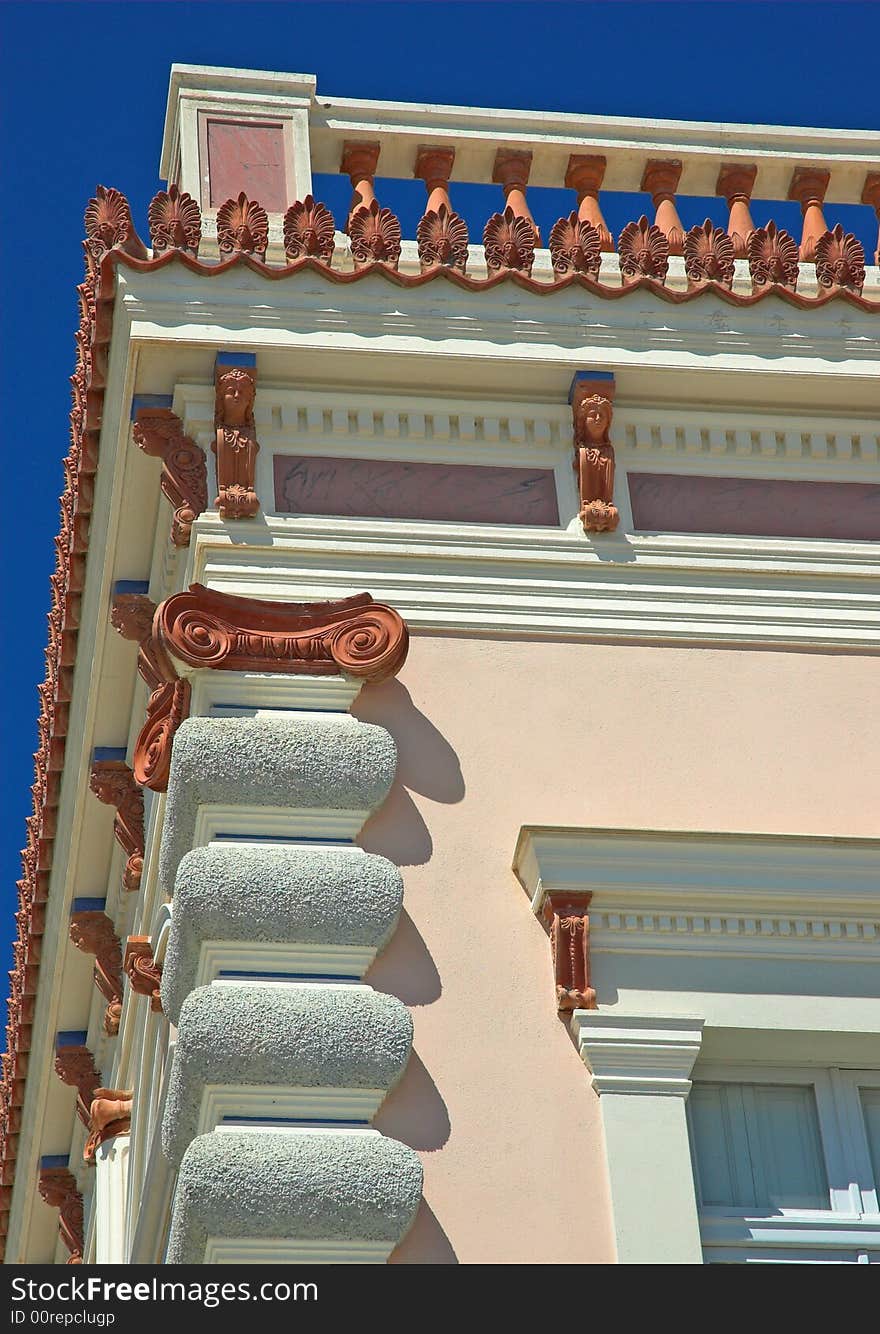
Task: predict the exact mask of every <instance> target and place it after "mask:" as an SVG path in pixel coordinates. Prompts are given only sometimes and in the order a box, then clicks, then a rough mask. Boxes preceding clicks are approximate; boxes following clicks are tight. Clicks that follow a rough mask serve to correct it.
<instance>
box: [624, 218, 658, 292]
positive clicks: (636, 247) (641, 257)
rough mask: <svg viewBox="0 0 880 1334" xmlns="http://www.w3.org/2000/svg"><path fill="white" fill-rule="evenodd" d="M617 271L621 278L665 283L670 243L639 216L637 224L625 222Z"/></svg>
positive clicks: (645, 219) (656, 228)
mask: <svg viewBox="0 0 880 1334" xmlns="http://www.w3.org/2000/svg"><path fill="white" fill-rule="evenodd" d="M617 249H618V253H619V255H620V271H621V273H622V274H623V276H624V278H629V279H630V280H631V281H634V280H635V279H637V278H654V279H655V280H656V281H657V282H660V283H662V282H665V280H666V273H667V270H668V268H669V242H668V240H667V239H666V237H665V236H664V234H663V232H661V230H660V228H659V227H655V226H653V225H652V224H651V223H649V222H648V219H647V218H646V217H645V216H644V214H642V216H641V217H640V218H639V220H638V222H628V223H627V224H626V226H625V227H624V229H623V231H622V232H621V233H620V238H619V240H618V242H617Z"/></svg>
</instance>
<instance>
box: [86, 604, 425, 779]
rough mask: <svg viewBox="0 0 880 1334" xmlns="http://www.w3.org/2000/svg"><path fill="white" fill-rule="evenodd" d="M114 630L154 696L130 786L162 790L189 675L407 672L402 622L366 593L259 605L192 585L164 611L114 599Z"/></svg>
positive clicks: (382, 676) (378, 677)
mask: <svg viewBox="0 0 880 1334" xmlns="http://www.w3.org/2000/svg"><path fill="white" fill-rule="evenodd" d="M111 619H112V621H113V625H114V626H115V628H116V629H117V630H118V631H119V633H120V634H122V635H123V637H124V638H126V639H130V640H133V641H135V642H137V643H138V644H139V650H138V671H139V672H140V674H141V676H142V677H143V679H144V680H145V681H146V683H147V685H148V686H149V687H150V689H151V691H152V694H151V696H150V702H149V705H148V708H147V719H146V722H145V723H144V726H143V728H142V729H141V733H140V735H139V737H138V739H137V743H136V745H135V750H134V778H135V779H136V780H137V782H138V783H140V784H141V785H142V786H144V787H149V788H151V789H152V790H153V791H156V792H164V791H165V790H166V788H167V786H168V777H169V772H170V765H171V747H172V743H173V740H174V734H175V732H176V731H177V729H178V727H179V726H180V724H181V723H182V722H183V720H184V718H186V717H187V716H188V713H189V706H190V685H189V682H188V680H186V676H187V675H190V674H191V673H192V672H193V671H197V670H199V669H204V668H209V669H211V670H212V671H227V672H229V671H233V672H235V671H242V672H273V673H274V672H278V673H291V674H294V673H296V674H301V675H308V676H333V675H340V674H342V675H346V676H354V677H358V678H360V679H361V680H364V681H372V682H377V681H384V680H386V678H388V677H390V676H395V675H396V674H397V672H398V671H399V670H400V668H401V667H402V666H403V664H404V662H405V660H406V655H407V651H408V649H409V632H408V630H407V627H406V623H405V622H404V621H403V619H402V618H401V616H400V615H399V613H398V612H396V611H395V610H394V609H393V608H392V607H387V606H384V605H383V604H382V603H380V602H374V601H373V599H372V597H371V596H370V594H369V593H360V594H358V595H357V596H355V597H351V598H342V599H339V600H338V601H333V602H261V601H259V600H258V599H256V598H240V597H235V596H233V595H232V594H229V593H218V592H214V591H213V590H211V589H208V588H205V587H204V585H202V584H192V585H191V586H190V588H189V590H188V591H187V592H185V593H175V594H173V595H172V596H171V597H170V598H166V600H165V601H164V602H162V603H161V604H160V605H159V606H158V607H156V606H155V604H154V603H152V602H151V601H150V599H149V598H147V597H143V596H142V595H140V594H129V595H124V596H123V597H117V599H116V601H115V602H114V605H113V611H112V613H111Z"/></svg>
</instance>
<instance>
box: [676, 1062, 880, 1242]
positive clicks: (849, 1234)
mask: <svg viewBox="0 0 880 1334" xmlns="http://www.w3.org/2000/svg"><path fill="white" fill-rule="evenodd" d="M692 1079H693V1084H695V1085H696V1084H701V1083H712V1084H718V1083H735V1084H792V1085H799V1086H802V1087H803V1086H808V1087H811V1088H812V1089H813V1094H814V1097H815V1100H816V1114H817V1118H818V1122H819V1136H820V1140H821V1146H822V1153H823V1156H824V1160H825V1171H826V1174H827V1177H828V1188H829V1205H828V1208H827V1209H802V1208H801V1209H797V1208H783V1207H778V1208H777V1207H774V1208H772V1209H766V1210H762V1209H756V1208H755V1209H741V1208H740V1209H737V1208H735V1207H731V1206H726V1205H705V1204H703V1203H702V1201H701V1190H700V1174H699V1167H698V1164H697V1159H696V1151H695V1141H694V1132H693V1119H692V1113H691V1111H690V1099H688V1136H689V1140H690V1146H691V1162H692V1165H693V1172H694V1187H695V1191H696V1197H697V1211H698V1218H699V1225H700V1236H701V1240H702V1244H703V1253H704V1259H705V1260H706V1262H710V1263H711V1262H720V1263H758V1262H760V1263H784V1262H785V1261H786V1259H789V1260H790V1262H791V1263H801V1264H810V1263H815V1264H821V1263H823V1259H822V1255H823V1253H824V1252H827V1261H826V1262H827V1263H862V1264H870V1263H877V1264H880V1191H878V1183H877V1182H876V1181H875V1178H874V1168H873V1164H872V1160H871V1152H870V1146H869V1141H868V1133H867V1127H866V1125H865V1119H864V1112H863V1109H862V1104H861V1090H862V1089H865V1088H868V1089H880V1070H870V1069H861V1068H859V1069H855V1068H854V1069H849V1068H841V1067H828V1066H803V1065H760V1066H759V1065H747V1064H734V1063H726V1062H725V1063H719V1062H713V1061H698V1062H697V1064H696V1067H695V1069H694V1072H693V1076H692Z"/></svg>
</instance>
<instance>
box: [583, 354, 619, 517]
mask: <svg viewBox="0 0 880 1334" xmlns="http://www.w3.org/2000/svg"><path fill="white" fill-rule="evenodd" d="M613 397H614V381H613V380H598V379H597V380H589V379H584V380H577V381H576V382H575V385H574V388H573V391H572V400H571V409H572V418H573V423H574V449H575V454H574V468H575V472H576V474H577V479H578V493H579V495H580V502H581V507H580V520H581V523H582V524H583V526H584V532H586V533H608V532H613V531H614V529H615V528H616V527H617V525H618V524H619V523H620V514H619V512H618V510H617V507H616V505H615V504H614V447H613V446H612V444H611V439H610V430H611V418H612V414H613V411H614V408H613Z"/></svg>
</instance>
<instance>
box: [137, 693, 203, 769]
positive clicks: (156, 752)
mask: <svg viewBox="0 0 880 1334" xmlns="http://www.w3.org/2000/svg"><path fill="white" fill-rule="evenodd" d="M190 696H191V688H190V684H189V682H188V681H165V682H163V683H162V684H161V685H159V686H157V687H156V689H155V690H154V691H153V692H152V694H151V695H150V701H149V703H148V705H147V718H146V722H145V723H144V725H143V727H142V728H141V730H140V733H139V735H138V739H137V742H136V743H135V748H134V763H133V768H134V776H135V778H136V780H137V781H138V782H139V783H140V784H141V786H142V787H148V788H150V790H151V791H153V792H167V790H168V779H169V777H170V775H171V748H172V745H173V743H174V735H175V733H176V731H177V729H178V727H180V724H181V723H182V722H183V720H184V718H188V717H189V706H190Z"/></svg>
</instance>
